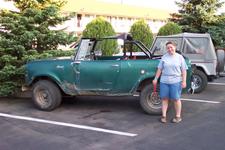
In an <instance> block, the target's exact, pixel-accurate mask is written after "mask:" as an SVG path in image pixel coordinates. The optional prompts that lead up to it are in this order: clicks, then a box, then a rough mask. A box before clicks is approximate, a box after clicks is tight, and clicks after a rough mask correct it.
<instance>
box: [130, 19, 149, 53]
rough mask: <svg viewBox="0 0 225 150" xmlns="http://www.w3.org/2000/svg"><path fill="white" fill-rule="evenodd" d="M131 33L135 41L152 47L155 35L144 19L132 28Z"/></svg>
mask: <svg viewBox="0 0 225 150" xmlns="http://www.w3.org/2000/svg"><path fill="white" fill-rule="evenodd" d="M130 33H131V35H132V37H133V39H135V40H139V41H141V42H142V43H143V44H145V45H146V46H147V47H148V48H150V46H151V45H152V42H153V33H152V31H151V29H150V28H149V26H148V24H147V23H146V22H145V21H144V20H143V19H141V20H138V21H137V22H135V23H134V24H133V25H132V26H131V29H130ZM134 51H137V49H134Z"/></svg>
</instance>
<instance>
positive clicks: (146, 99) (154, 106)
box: [140, 84, 162, 115]
mask: <svg viewBox="0 0 225 150" xmlns="http://www.w3.org/2000/svg"><path fill="white" fill-rule="evenodd" d="M152 92H153V85H152V84H151V85H150V84H149V85H146V86H145V87H144V88H143V89H142V90H141V96H140V104H141V107H142V108H143V110H144V111H145V112H146V113H148V114H154V115H160V114H162V103H161V100H160V98H159V97H158V99H152V98H151V94H152ZM157 92H159V87H158V88H157Z"/></svg>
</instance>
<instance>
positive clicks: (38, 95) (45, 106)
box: [32, 80, 62, 111]
mask: <svg viewBox="0 0 225 150" xmlns="http://www.w3.org/2000/svg"><path fill="white" fill-rule="evenodd" d="M32 100H33V102H34V104H35V106H36V107H37V108H38V109H40V110H45V111H51V110H53V109H55V108H56V107H58V106H59V105H60V103H61V101H62V96H61V92H60V90H59V88H58V87H57V86H56V85H55V84H54V83H52V82H50V81H48V80H40V81H38V82H37V83H35V84H34V86H33V90H32Z"/></svg>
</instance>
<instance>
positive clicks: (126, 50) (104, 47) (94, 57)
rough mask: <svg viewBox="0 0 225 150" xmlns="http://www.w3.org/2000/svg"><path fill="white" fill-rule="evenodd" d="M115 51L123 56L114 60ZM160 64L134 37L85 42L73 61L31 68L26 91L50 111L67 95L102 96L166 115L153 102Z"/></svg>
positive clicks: (37, 63)
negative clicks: (134, 101) (129, 99)
mask: <svg viewBox="0 0 225 150" xmlns="http://www.w3.org/2000/svg"><path fill="white" fill-rule="evenodd" d="M110 50H111V51H112V50H113V52H114V53H116V52H117V54H113V55H112V54H110V53H109V51H110ZM134 51H139V52H134ZM160 58H161V56H160V55H157V56H153V55H152V54H151V52H150V51H149V49H148V48H147V47H146V46H145V45H144V44H143V43H141V42H140V41H135V40H133V39H132V37H131V36H130V35H129V34H121V35H118V36H113V37H105V38H82V39H81V40H80V42H79V44H78V45H77V48H76V50H75V55H74V56H72V57H70V58H65V57H64V58H54V59H46V60H35V61H30V62H28V63H27V64H26V76H25V77H26V85H27V86H28V87H31V88H32V100H33V102H34V104H35V106H36V107H37V108H39V109H41V110H45V111H50V110H53V109H55V108H57V107H58V106H59V105H60V104H61V101H62V97H63V96H65V95H69V96H82V95H91V96H95V95H102V96H139V97H140V105H141V107H142V108H143V110H144V111H145V112H147V113H149V114H160V113H161V101H160V99H159V97H158V96H152V92H153V85H152V80H153V78H154V75H155V72H156V69H157V65H158V63H159V59H160ZM186 62H187V65H188V67H189V70H188V76H187V85H188V87H187V88H190V85H191V83H190V78H191V64H190V62H189V60H188V59H186ZM157 90H159V88H157Z"/></svg>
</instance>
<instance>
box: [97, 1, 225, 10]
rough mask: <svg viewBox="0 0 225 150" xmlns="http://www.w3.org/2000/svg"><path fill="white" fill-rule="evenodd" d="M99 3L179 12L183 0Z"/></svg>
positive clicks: (224, 7) (224, 8)
mask: <svg viewBox="0 0 225 150" xmlns="http://www.w3.org/2000/svg"><path fill="white" fill-rule="evenodd" d="M99 1H106V2H113V3H120V4H129V5H135V6H144V7H152V8H158V9H165V10H169V11H177V10H178V9H179V8H178V7H177V5H176V4H175V1H178V2H180V1H181V0H99ZM221 1H224V2H225V0H221ZM221 12H224V13H225V5H224V6H223V8H221V9H220V10H219V13H221Z"/></svg>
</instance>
